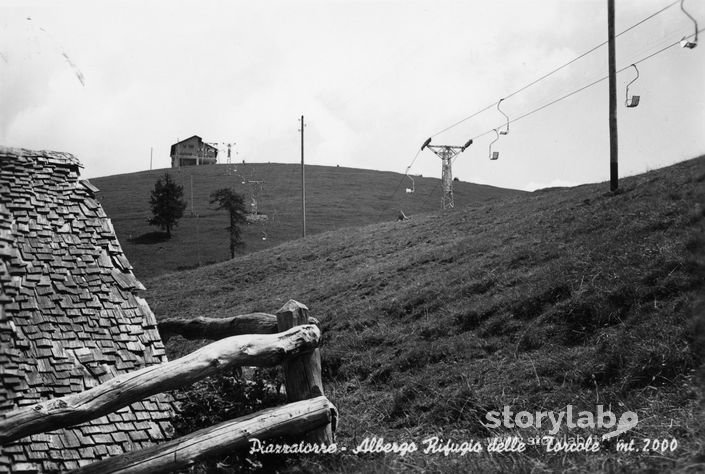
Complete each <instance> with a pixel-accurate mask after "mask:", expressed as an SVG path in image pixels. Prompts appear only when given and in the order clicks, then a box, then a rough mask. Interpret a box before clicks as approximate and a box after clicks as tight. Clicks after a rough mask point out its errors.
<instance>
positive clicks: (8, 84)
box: [0, 0, 705, 190]
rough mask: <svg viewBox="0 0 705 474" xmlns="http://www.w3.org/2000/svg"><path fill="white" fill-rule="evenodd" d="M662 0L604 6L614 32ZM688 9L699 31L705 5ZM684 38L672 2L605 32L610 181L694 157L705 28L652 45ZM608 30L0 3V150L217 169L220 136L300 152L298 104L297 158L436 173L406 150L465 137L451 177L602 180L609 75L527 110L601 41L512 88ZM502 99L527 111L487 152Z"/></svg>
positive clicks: (260, 156)
mask: <svg viewBox="0 0 705 474" xmlns="http://www.w3.org/2000/svg"><path fill="white" fill-rule="evenodd" d="M673 3H674V2H673V1H672V0H616V15H615V16H616V30H617V32H618V33H620V32H622V31H624V30H626V29H627V28H629V27H631V26H632V25H635V24H636V23H638V22H640V21H641V20H643V19H645V18H646V17H648V16H649V15H651V14H653V13H655V12H657V11H659V10H661V9H662V8H664V7H667V6H668V5H671V4H673ZM684 6H685V8H686V10H688V11H689V12H690V13H691V15H693V16H694V17H695V18H696V20H697V21H698V24H699V25H700V27H702V26H705V2H703V1H701V0H685V3H684ZM694 31H695V26H694V24H693V22H692V21H691V20H690V19H689V18H688V17H687V16H686V15H685V14H683V12H682V11H681V9H680V5H679V4H678V3H676V4H674V5H672V6H670V7H669V8H666V9H665V10H664V11H663V12H662V13H660V14H658V15H656V16H655V17H653V18H651V19H649V20H648V21H645V22H644V23H642V24H640V25H639V26H637V27H635V28H633V29H631V30H630V31H627V32H626V33H624V34H622V35H620V36H619V37H618V38H617V43H616V44H617V69H618V70H619V69H622V68H626V69H625V70H624V71H622V72H620V73H619V74H618V76H617V100H618V131H619V167H620V175H621V176H627V175H632V174H636V173H641V172H644V171H648V170H651V169H656V168H659V167H662V166H666V165H669V164H673V163H676V162H679V161H682V160H685V159H688V158H693V157H695V156H699V155H701V154H703V153H705V133H704V132H705V127H704V124H705V90H703V87H704V86H705V44H702V40H705V38H703V39H702V40H701V44H700V45H699V46H698V47H696V48H694V49H687V48H681V47H680V46H674V47H671V48H669V49H666V50H665V51H663V52H661V53H658V51H659V50H660V49H662V48H664V47H666V46H668V45H669V44H673V43H676V42H678V40H680V39H681V38H682V37H683V36H685V35H692V34H693V33H694ZM606 40H607V1H606V0H496V1H482V2H481V1H475V0H472V1H470V0H462V1H443V0H428V1H426V0H425V1H414V0H409V1H407V0H399V1H396V0H394V1H392V0H384V1H382V0H357V1H353V0H326V1H296V2H293V1H266V0H263V1H258V2H254V1H213V0H201V1H183V0H182V1H179V0H167V1H149V0H148V1H142V0H140V1H111V0H105V1H99V2H96V1H68V0H67V1H33V0H23V1H8V0H0V145H5V146H11V147H22V148H30V149H50V150H58V151H65V152H70V153H73V154H74V155H76V156H77V157H78V158H79V160H80V161H81V162H82V163H83V165H84V169H83V171H82V176H84V177H87V178H91V177H99V176H107V175H112V174H120V173H129V172H135V171H142V170H148V169H150V161H151V166H152V167H153V168H155V169H156V168H167V167H169V166H170V158H169V151H170V146H171V145H172V144H173V143H175V142H177V141H178V140H183V139H185V138H188V137H190V136H192V135H199V136H201V137H203V139H204V140H206V141H208V142H217V143H220V144H221V145H220V148H221V150H222V152H221V155H220V162H222V163H224V162H226V160H227V158H226V152H225V146H224V145H222V144H225V143H234V144H235V145H234V146H233V156H232V160H233V162H241V161H243V160H244V161H246V162H251V163H267V162H272V163H300V160H301V155H300V150H301V145H300V139H301V137H300V132H299V128H300V117H301V116H302V115H303V116H304V117H305V123H306V127H305V133H304V138H305V142H304V146H305V161H306V163H307V164H314V165H328V166H336V165H339V166H345V167H352V168H365V169H377V170H384V171H394V172H398V173H402V174H403V173H405V172H407V170H408V173H409V174H412V175H423V176H430V177H440V175H441V161H440V159H438V157H436V156H435V155H434V154H433V153H432V152H431V151H429V150H424V151H423V152H420V153H419V149H420V147H421V145H422V143H423V142H424V141H425V140H426V139H427V138H428V137H432V144H437V145H462V144H464V143H465V142H466V141H467V140H468V139H469V138H474V142H473V144H472V145H471V146H470V147H469V148H467V149H466V150H465V152H463V153H461V154H459V155H458V156H457V158H456V159H455V160H454V162H453V175H454V176H455V177H457V178H458V179H460V180H462V181H470V182H476V183H483V184H490V185H495V186H502V187H510V188H516V189H526V190H533V189H537V188H542V187H548V186H570V185H577V184H583V183H592V182H600V181H606V180H608V179H609V128H608V82H607V80H603V81H601V82H599V83H597V84H596V85H594V86H592V87H589V88H586V89H585V90H582V91H580V92H577V93H575V94H573V95H570V96H569V97H567V98H566V99H564V100H561V101H559V102H556V103H555V104H553V105H550V106H548V107H546V108H543V109H541V110H538V111H536V110H537V109H539V108H540V107H542V106H544V105H546V104H549V103H551V102H552V101H554V100H556V99H559V98H561V97H563V96H565V95H567V94H570V93H571V92H574V91H576V90H578V89H580V88H582V87H583V86H586V85H588V84H590V83H592V82H594V81H596V80H599V79H601V78H603V77H605V76H607V47H606V46H603V47H601V48H599V49H597V50H596V51H595V52H593V53H591V54H589V55H587V56H585V57H584V58H582V59H579V60H577V61H575V62H574V63H572V64H570V65H568V66H566V67H564V68H562V69H560V70H559V71H558V72H557V73H555V74H552V75H550V76H549V77H547V78H546V79H543V80H541V81H539V82H537V83H536V84H534V85H532V86H530V87H528V88H526V89H524V90H522V91H521V92H519V93H516V94H514V92H516V91H518V90H519V89H522V88H524V86H527V85H528V84H530V83H532V82H533V81H535V80H536V79H538V78H540V77H541V76H543V75H545V74H547V73H549V72H551V71H553V70H555V69H556V68H558V67H560V66H562V65H564V64H566V63H567V62H569V61H571V60H573V59H574V58H576V57H577V56H579V55H581V54H582V53H585V52H586V51H588V50H590V49H591V48H593V47H595V46H597V45H599V44H600V43H603V42H605V41H606ZM654 53H657V54H656V55H655V56H653V57H651V58H650V59H646V60H644V61H641V62H640V60H642V59H644V58H645V57H647V56H649V55H651V54H654ZM632 63H637V67H638V69H639V79H638V80H637V81H636V82H634V83H633V84H632V85H631V87H630V95H631V94H636V95H639V96H640V99H641V100H640V104H639V106H638V107H635V108H627V107H625V104H624V101H625V98H626V86H627V83H628V82H629V81H631V80H632V79H634V77H636V72H635V69H634V68H632V67H629V65H630V64H632ZM503 97H507V99H506V100H504V101H503V102H502V104H501V108H502V110H503V111H504V112H505V113H506V114H507V115H508V116H509V118H510V120H515V119H516V118H519V117H522V116H524V115H525V114H527V113H528V114H529V115H526V116H525V117H522V118H519V119H518V120H516V121H512V122H511V123H510V124H509V133H508V134H507V135H502V136H501V137H500V139H499V140H497V141H496V142H494V143H493V144H492V149H491V150H490V142H492V140H494V139H495V138H496V135H495V132H494V131H493V129H494V128H498V129H500V130H502V129H504V128H506V121H505V118H504V116H503V115H502V114H501V113H500V112H499V111H498V110H497V108H496V107H494V106H492V105H493V104H495V103H496V102H497V101H499V99H501V98H503ZM488 106H492V107H489V108H488ZM486 108H488V109H487V110H485V111H483V112H481V113H479V114H477V115H474V114H475V113H476V112H478V111H480V110H483V109H486ZM534 111H535V112H534ZM532 112H533V113H532ZM471 116H472V117H471ZM467 117H471V118H469V119H468V120H465V121H462V122H461V123H459V124H458V125H456V126H452V125H454V124H456V123H457V122H459V121H461V120H463V119H465V118H467ZM451 126H452V127H451ZM449 127H450V128H449ZM490 151H499V153H500V155H499V159H498V160H496V161H492V160H490V159H489V154H490ZM263 178H264V179H265V182H266V177H263Z"/></svg>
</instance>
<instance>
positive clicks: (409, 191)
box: [406, 165, 416, 194]
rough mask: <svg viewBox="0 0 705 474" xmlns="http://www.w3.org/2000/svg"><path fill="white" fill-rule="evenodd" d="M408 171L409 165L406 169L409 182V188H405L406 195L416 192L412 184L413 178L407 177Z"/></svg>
mask: <svg viewBox="0 0 705 474" xmlns="http://www.w3.org/2000/svg"><path fill="white" fill-rule="evenodd" d="M409 169H411V165H409V166H407V167H406V177H407V178H409V179H410V180H411V187H410V188H406V194H413V193H414V192H415V191H416V186H415V184H414V178H412V177H411V176H409Z"/></svg>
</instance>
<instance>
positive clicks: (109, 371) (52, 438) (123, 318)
mask: <svg viewBox="0 0 705 474" xmlns="http://www.w3.org/2000/svg"><path fill="white" fill-rule="evenodd" d="M79 167H80V163H79V162H78V160H77V159H76V158H75V157H73V156H72V155H70V154H67V153H58V152H48V151H30V150H25V149H16V148H5V147H0V416H2V415H1V414H2V412H5V411H10V410H14V409H17V408H19V407H23V406H27V405H32V404H35V403H37V402H38V401H41V400H46V399H50V398H55V397H62V396H65V395H68V394H70V393H75V392H81V391H83V390H86V389H89V388H91V387H94V386H96V385H98V384H100V383H102V382H105V381H106V380H109V379H110V378H112V377H114V376H115V375H117V374H120V373H124V372H130V371H133V370H136V369H138V368H141V367H145V366H148V365H152V364H159V363H162V362H166V355H165V351H164V345H163V343H162V340H161V338H160V336H159V332H158V331H157V322H156V319H155V317H154V314H153V313H152V311H151V310H150V308H149V306H148V305H147V303H146V301H145V300H144V299H142V298H140V297H139V295H138V291H139V290H143V289H144V287H143V286H142V284H141V283H140V282H139V281H138V280H137V279H136V278H135V276H134V274H133V273H132V270H131V269H132V267H131V266H130V263H129V262H128V261H127V258H125V255H124V253H123V251H122V248H121V247H120V243H119V242H118V240H117V238H116V236H115V232H114V230H113V226H112V224H111V222H110V220H109V219H108V217H107V216H106V214H105V212H104V211H103V209H102V207H101V206H100V204H99V202H98V201H97V200H96V191H97V188H95V187H94V186H92V185H91V184H90V183H88V182H87V181H79ZM171 403H172V400H171V398H169V397H168V396H167V395H163V394H162V395H159V396H155V397H151V398H149V399H147V400H144V401H142V402H137V403H133V404H132V405H130V406H129V407H125V408H123V409H121V410H118V411H117V412H115V413H112V414H110V415H107V416H103V417H101V418H99V419H97V420H93V421H91V422H88V423H83V424H81V425H77V426H76V427H74V428H71V429H64V430H58V431H53V432H48V433H43V434H38V435H33V436H31V437H27V438H23V439H21V440H19V441H16V442H14V443H11V444H8V445H5V446H1V447H0V473H2V472H8V471H9V472H13V471H14V472H28V471H29V472H51V471H56V470H61V471H65V470H71V469H75V468H77V467H79V466H80V465H84V464H88V463H90V462H93V461H96V460H98V459H102V458H104V457H108V456H112V455H116V454H120V453H123V452H126V451H132V450H135V449H140V448H143V447H146V446H149V445H151V444H153V443H154V442H157V441H160V440H163V439H165V438H169V437H171V436H172V434H173V428H172V426H171V423H170V418H171V408H172V406H171Z"/></svg>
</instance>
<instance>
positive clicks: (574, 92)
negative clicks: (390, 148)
mask: <svg viewBox="0 0 705 474" xmlns="http://www.w3.org/2000/svg"><path fill="white" fill-rule="evenodd" d="M703 30H705V28H701V29H700V30H699V31H698V32H697V33H701V32H702V31H703ZM694 35H695V33H693V34H691V35H690V36H686V38H690V37H692V36H694ZM679 44H680V40H678V41H676V42H673V43H671V44H669V45H667V46H665V47H663V48H661V49H659V50H658V51H655V52H653V53H651V54H649V55H647V56H644V57H643V58H641V59H639V60H637V61H634V63H632V64H639V63H642V62H644V61H646V60H648V59H651V58H653V57H654V56H656V55H658V54H661V53H663V52H665V51H667V50H669V49H671V48H673V47H674V46H678V45H679ZM631 67H632V65H631V64H629V65H628V66H624V67H623V68H621V69H618V70H617V73H620V72H623V71H626V70H627V69H629V68H631ZM608 77H609V76H604V77H601V78H600V79H597V80H595V81H593V82H591V83H590V84H587V85H585V86H583V87H581V88H579V89H575V90H574V91H572V92H569V93H567V94H565V95H563V96H561V97H559V98H557V99H554V100H552V101H551V102H548V103H546V104H544V105H542V106H540V107H537V108H536V109H534V110H531V111H529V112H526V113H525V114H523V115H520V116H518V117H516V118H514V119H512V120H511V121H510V123H514V122H518V121H519V120H521V119H523V118H526V117H528V116H530V115H533V114H535V113H536V112H539V111H541V110H543V109H545V108H548V107H550V106H552V105H554V104H556V103H558V102H560V101H562V100H564V99H567V98H568V97H571V96H573V95H575V94H577V93H579V92H582V91H584V90H585V89H588V88H590V87H592V86H594V85H596V84H599V83H600V82H602V81H604V80H605V79H607V78H608ZM495 128H496V127H493V128H491V129H489V130H487V131H486V132H484V133H481V134H479V135H476V136H474V137H473V140H476V139H478V138H480V137H484V136H485V135H489V134H490V133H492V132H493V131H494V129H495Z"/></svg>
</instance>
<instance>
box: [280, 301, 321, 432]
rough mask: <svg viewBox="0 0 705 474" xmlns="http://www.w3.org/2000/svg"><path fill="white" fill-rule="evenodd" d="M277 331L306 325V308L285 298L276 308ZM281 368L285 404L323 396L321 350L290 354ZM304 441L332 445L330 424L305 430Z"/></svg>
mask: <svg viewBox="0 0 705 474" xmlns="http://www.w3.org/2000/svg"><path fill="white" fill-rule="evenodd" d="M276 314H277V327H278V329H279V332H282V331H286V330H288V329H291V328H293V327H294V326H301V325H304V324H308V308H307V307H306V305H303V304H301V303H299V302H298V301H295V300H289V301H287V302H286V304H285V305H284V306H282V307H281V308H280V309H279V311H277V313H276ZM282 366H283V368H284V377H285V386H286V398H287V400H288V402H289V403H292V402H298V401H300V400H306V399H309V398H313V397H317V396H321V395H323V378H322V377H321V351H320V350H319V349H315V350H314V351H312V352H308V353H306V354H301V355H299V356H295V357H292V358H290V359H288V360H286V361H284V362H283V364H282ZM306 440H307V441H309V442H311V443H318V444H321V443H322V444H326V445H328V444H332V443H333V431H332V428H331V425H330V424H328V425H326V427H325V428H320V429H317V430H314V431H311V432H309V433H308V434H307V435H306Z"/></svg>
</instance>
